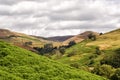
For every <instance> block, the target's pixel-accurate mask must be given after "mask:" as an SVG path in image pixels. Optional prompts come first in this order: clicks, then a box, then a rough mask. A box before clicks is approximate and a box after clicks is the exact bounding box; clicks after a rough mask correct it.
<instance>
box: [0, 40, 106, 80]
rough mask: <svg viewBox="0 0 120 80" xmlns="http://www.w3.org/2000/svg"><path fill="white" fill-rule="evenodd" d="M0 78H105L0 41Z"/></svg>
mask: <svg viewBox="0 0 120 80" xmlns="http://www.w3.org/2000/svg"><path fill="white" fill-rule="evenodd" d="M0 80H106V79H104V78H102V77H99V76H96V75H94V74H91V73H88V72H85V71H82V70H78V69H75V68H71V67H69V66H67V65H64V64H61V63H58V62H55V61H53V60H50V59H48V58H46V57H43V56H39V55H37V54H35V53H32V52H30V51H27V50H25V49H22V48H18V47H16V46H12V45H10V44H7V43H5V42H2V41H0Z"/></svg>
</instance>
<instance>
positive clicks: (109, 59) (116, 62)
mask: <svg viewBox="0 0 120 80" xmlns="http://www.w3.org/2000/svg"><path fill="white" fill-rule="evenodd" d="M111 52H112V51H111ZM118 53H119V49H116V50H115V51H114V52H113V53H111V55H107V56H105V57H104V58H103V59H102V60H101V64H108V65H111V66H113V67H115V68H119V67H120V54H118Z"/></svg>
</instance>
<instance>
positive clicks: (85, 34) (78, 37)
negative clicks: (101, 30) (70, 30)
mask: <svg viewBox="0 0 120 80" xmlns="http://www.w3.org/2000/svg"><path fill="white" fill-rule="evenodd" d="M89 34H94V35H99V34H98V33H96V32H92V31H86V32H83V33H81V34H79V35H76V36H73V37H71V38H69V39H67V40H66V41H64V42H63V44H68V43H69V42H70V41H75V42H76V43H79V42H81V41H83V40H85V39H87V38H88V35H89Z"/></svg>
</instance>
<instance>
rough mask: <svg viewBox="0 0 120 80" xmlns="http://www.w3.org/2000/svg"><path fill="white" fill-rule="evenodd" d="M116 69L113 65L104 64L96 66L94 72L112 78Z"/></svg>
mask: <svg viewBox="0 0 120 80" xmlns="http://www.w3.org/2000/svg"><path fill="white" fill-rule="evenodd" d="M114 71H115V69H114V68H113V67H112V66H110V65H106V64H104V65H102V66H96V67H95V68H94V70H93V71H92V72H93V73H95V74H97V75H100V76H104V77H106V78H110V77H111V76H112V75H113V74H114Z"/></svg>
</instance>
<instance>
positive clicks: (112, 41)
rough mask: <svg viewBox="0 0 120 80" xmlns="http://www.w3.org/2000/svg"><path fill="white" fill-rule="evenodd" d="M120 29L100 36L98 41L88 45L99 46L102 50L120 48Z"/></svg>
mask: <svg viewBox="0 0 120 80" xmlns="http://www.w3.org/2000/svg"><path fill="white" fill-rule="evenodd" d="M119 44H120V29H117V30H114V31H111V32H109V33H106V34H104V35H102V36H100V37H99V38H98V39H97V40H96V41H94V42H90V43H88V44H87V45H98V46H100V47H101V48H102V49H107V48H108V49H110V48H119V47H120V45H119Z"/></svg>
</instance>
